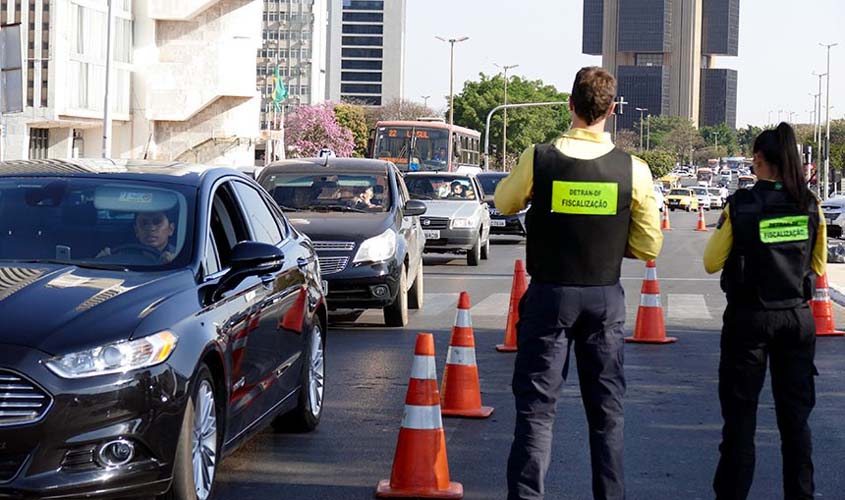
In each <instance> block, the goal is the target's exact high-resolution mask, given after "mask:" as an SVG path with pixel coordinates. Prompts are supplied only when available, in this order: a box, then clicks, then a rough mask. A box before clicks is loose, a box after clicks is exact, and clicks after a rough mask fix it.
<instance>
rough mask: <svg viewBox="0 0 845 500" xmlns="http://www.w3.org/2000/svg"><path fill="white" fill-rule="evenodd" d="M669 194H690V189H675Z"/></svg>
mask: <svg viewBox="0 0 845 500" xmlns="http://www.w3.org/2000/svg"><path fill="white" fill-rule="evenodd" d="M669 196H689V191H688V190H686V189H673V190H672V191H670V192H669Z"/></svg>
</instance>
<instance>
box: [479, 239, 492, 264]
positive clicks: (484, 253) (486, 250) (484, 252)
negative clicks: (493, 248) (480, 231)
mask: <svg viewBox="0 0 845 500" xmlns="http://www.w3.org/2000/svg"><path fill="white" fill-rule="evenodd" d="M489 258H490V237H489V236H488V237H487V241H486V242H485V243H484V245H482V246H481V259H482V260H487V259H489Z"/></svg>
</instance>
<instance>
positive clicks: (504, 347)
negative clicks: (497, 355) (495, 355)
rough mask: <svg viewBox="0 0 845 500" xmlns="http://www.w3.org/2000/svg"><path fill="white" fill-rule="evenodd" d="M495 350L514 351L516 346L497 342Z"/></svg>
mask: <svg viewBox="0 0 845 500" xmlns="http://www.w3.org/2000/svg"><path fill="white" fill-rule="evenodd" d="M496 350H497V351H499V352H516V347H512V346H509V345H507V344H499V345H497V346H496Z"/></svg>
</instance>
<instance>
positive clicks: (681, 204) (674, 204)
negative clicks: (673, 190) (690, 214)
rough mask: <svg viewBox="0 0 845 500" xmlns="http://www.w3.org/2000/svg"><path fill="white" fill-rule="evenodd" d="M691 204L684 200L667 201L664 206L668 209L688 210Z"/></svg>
mask: <svg viewBox="0 0 845 500" xmlns="http://www.w3.org/2000/svg"><path fill="white" fill-rule="evenodd" d="M691 203H692V202H691V201H685V200H669V202H668V203H667V204H666V205H667V206H668V207H669V208H688V207H689V206H690V204H691Z"/></svg>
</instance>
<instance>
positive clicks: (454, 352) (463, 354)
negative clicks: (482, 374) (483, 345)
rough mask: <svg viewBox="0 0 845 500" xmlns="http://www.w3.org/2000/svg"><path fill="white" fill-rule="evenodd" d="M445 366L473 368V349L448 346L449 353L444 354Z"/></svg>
mask: <svg viewBox="0 0 845 500" xmlns="http://www.w3.org/2000/svg"><path fill="white" fill-rule="evenodd" d="M446 364H447V365H463V366H475V348H474V347H453V346H449V352H448V353H447V354H446Z"/></svg>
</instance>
